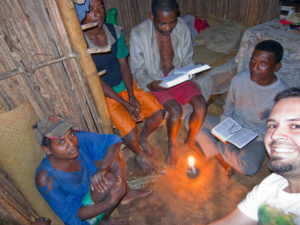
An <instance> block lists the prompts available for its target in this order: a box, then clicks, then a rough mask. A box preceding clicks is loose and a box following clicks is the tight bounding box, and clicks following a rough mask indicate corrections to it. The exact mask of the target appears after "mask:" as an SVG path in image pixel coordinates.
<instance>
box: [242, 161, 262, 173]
mask: <svg viewBox="0 0 300 225" xmlns="http://www.w3.org/2000/svg"><path fill="white" fill-rule="evenodd" d="M262 162H263V160H252V161H249V160H248V161H244V162H243V166H242V171H241V173H243V174H245V175H248V176H252V175H254V174H256V173H257V172H258V170H259V169H260V168H261V165H262Z"/></svg>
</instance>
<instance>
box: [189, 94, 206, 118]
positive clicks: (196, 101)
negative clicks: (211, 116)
mask: <svg viewBox="0 0 300 225" xmlns="http://www.w3.org/2000/svg"><path fill="white" fill-rule="evenodd" d="M190 103H191V105H192V106H193V108H194V110H195V112H196V113H197V114H199V113H206V108H207V104H206V101H205V99H204V98H203V96H202V95H197V96H194V97H193V98H192V99H191V101H190Z"/></svg>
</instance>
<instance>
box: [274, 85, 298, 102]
mask: <svg viewBox="0 0 300 225" xmlns="http://www.w3.org/2000/svg"><path fill="white" fill-rule="evenodd" d="M291 97H298V98H300V87H293V88H288V89H285V90H283V91H282V92H279V93H278V94H277V95H276V96H275V99H274V100H275V103H277V102H279V101H280V100H281V99H284V98H291Z"/></svg>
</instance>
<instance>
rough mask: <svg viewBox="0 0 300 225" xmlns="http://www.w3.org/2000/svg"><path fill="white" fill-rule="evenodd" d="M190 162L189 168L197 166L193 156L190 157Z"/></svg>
mask: <svg viewBox="0 0 300 225" xmlns="http://www.w3.org/2000/svg"><path fill="white" fill-rule="evenodd" d="M188 161H189V166H190V167H193V166H194V164H195V158H194V157H193V156H189V157H188Z"/></svg>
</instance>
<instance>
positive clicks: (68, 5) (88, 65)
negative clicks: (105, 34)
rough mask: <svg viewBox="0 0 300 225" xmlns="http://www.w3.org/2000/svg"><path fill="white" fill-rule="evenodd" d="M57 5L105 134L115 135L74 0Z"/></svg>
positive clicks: (64, 0)
mask: <svg viewBox="0 0 300 225" xmlns="http://www.w3.org/2000/svg"><path fill="white" fill-rule="evenodd" d="M56 3H57V5H58V9H59V11H60V14H61V17H62V20H63V23H64V25H65V27H66V30H67V33H68V36H69V38H70V41H71V44H72V48H73V49H74V50H75V51H76V52H78V58H79V63H80V65H81V68H82V70H83V73H84V74H85V76H86V78H87V81H88V85H89V87H90V89H91V93H92V96H93V99H94V102H95V104H96V108H97V111H98V113H99V115H100V117H101V119H102V127H103V132H104V133H113V129H112V124H111V120H110V117H109V113H108V108H107V103H106V100H105V96H104V92H103V89H102V86H101V82H100V79H99V76H98V75H97V68H96V66H95V63H94V61H93V59H92V57H91V55H90V54H88V53H87V44H86V41H85V39H84V35H83V32H82V28H81V26H80V22H79V19H78V17H77V13H76V9H75V5H74V0H56Z"/></svg>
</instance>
